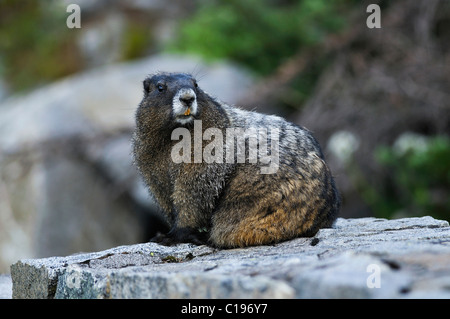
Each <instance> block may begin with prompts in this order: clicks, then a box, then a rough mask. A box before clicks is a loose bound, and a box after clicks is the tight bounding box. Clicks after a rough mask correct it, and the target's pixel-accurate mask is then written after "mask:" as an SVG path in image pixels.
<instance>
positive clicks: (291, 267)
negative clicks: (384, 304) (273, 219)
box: [11, 217, 450, 299]
mask: <svg viewBox="0 0 450 319" xmlns="http://www.w3.org/2000/svg"><path fill="white" fill-rule="evenodd" d="M449 265H450V227H449V224H448V222H446V221H441V220H436V219H433V218H431V217H421V218H404V219H398V220H385V219H377V218H361V219H342V218H339V219H338V220H337V221H336V224H335V225H334V227H333V228H330V229H322V230H320V231H319V232H318V233H317V234H316V236H314V237H312V238H297V239H293V240H290V241H286V242H282V243H279V244H276V245H272V246H255V247H248V248H242V249H230V250H217V249H214V248H211V247H208V246H196V245H192V244H179V245H176V246H172V247H166V246H161V245H159V244H156V243H144V244H136V245H129V246H120V247H116V248H112V249H108V250H105V251H100V252H95V253H85V254H78V255H73V256H67V257H52V258H44V259H28V260H20V261H18V262H16V263H15V264H13V265H12V266H11V276H12V281H13V298H214V299H215V298H449V297H450V291H449V289H448V284H449V282H450V266H449Z"/></svg>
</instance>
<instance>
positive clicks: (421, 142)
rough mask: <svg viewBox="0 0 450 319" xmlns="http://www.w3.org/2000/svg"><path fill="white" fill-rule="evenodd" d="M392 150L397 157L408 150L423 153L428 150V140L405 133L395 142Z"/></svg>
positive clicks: (417, 135)
mask: <svg viewBox="0 0 450 319" xmlns="http://www.w3.org/2000/svg"><path fill="white" fill-rule="evenodd" d="M392 148H393V150H394V152H395V153H396V154H397V155H403V154H405V153H406V152H408V151H409V150H412V151H417V152H424V151H426V150H427V148H428V138H427V137H426V136H423V135H420V134H417V133H412V132H406V133H403V134H402V135H400V136H399V137H398V138H397V139H396V140H395V142H394V145H393V146H392Z"/></svg>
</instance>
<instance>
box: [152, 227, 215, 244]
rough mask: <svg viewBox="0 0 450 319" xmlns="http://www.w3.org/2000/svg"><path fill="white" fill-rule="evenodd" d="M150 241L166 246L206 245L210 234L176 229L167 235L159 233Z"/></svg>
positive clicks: (188, 229) (189, 229)
mask: <svg viewBox="0 0 450 319" xmlns="http://www.w3.org/2000/svg"><path fill="white" fill-rule="evenodd" d="M150 241H151V242H154V243H158V244H161V245H164V246H172V245H176V244H179V243H192V244H195V245H206V244H207V241H208V233H207V232H198V231H195V230H193V229H191V228H175V229H172V230H171V231H169V232H168V233H167V234H162V233H158V234H157V235H156V236H154V237H153V238H152V239H151V240H150Z"/></svg>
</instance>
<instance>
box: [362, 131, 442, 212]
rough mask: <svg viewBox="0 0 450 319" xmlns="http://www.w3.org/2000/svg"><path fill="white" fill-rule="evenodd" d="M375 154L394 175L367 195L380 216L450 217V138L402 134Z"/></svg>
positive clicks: (389, 172) (369, 188) (366, 192)
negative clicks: (389, 145)
mask: <svg viewBox="0 0 450 319" xmlns="http://www.w3.org/2000/svg"><path fill="white" fill-rule="evenodd" d="M375 156H376V159H377V161H378V162H379V163H380V165H382V167H383V169H385V170H387V171H388V176H390V178H389V179H388V180H387V181H386V183H385V184H384V185H381V187H377V189H375V188H372V187H370V186H369V185H365V186H364V187H363V190H364V192H363V195H364V198H365V199H366V201H367V202H368V203H369V204H370V206H371V208H372V209H373V211H374V213H375V215H376V216H377V217H383V218H392V217H402V216H424V215H431V216H433V217H435V218H439V219H446V220H450V196H449V193H448V191H449V189H450V161H449V159H450V138H449V137H448V136H435V137H425V136H420V135H419V136H417V135H415V134H413V135H410V134H404V135H402V136H401V137H400V138H399V139H398V140H397V141H396V142H395V143H394V145H393V146H392V147H388V146H380V147H379V148H378V149H377V150H376V152H375Z"/></svg>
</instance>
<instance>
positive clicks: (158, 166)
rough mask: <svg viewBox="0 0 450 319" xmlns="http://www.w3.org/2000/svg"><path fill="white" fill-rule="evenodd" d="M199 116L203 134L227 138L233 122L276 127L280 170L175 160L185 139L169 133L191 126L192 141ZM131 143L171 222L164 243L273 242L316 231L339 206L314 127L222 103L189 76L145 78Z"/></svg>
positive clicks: (233, 244)
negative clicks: (219, 133)
mask: <svg viewBox="0 0 450 319" xmlns="http://www.w3.org/2000/svg"><path fill="white" fill-rule="evenodd" d="M188 109H189V111H191V110H192V113H191V114H189V111H187V110H188ZM186 114H187V115H186ZM194 120H201V124H202V131H203V132H204V131H205V130H206V129H207V128H212V127H213V128H218V129H220V130H222V131H223V136H224V137H225V136H226V133H225V130H226V129H227V128H236V127H239V128H244V129H246V128H249V127H257V128H261V127H265V128H270V127H276V128H278V129H279V132H280V134H279V167H278V170H277V171H276V172H275V173H273V174H261V166H262V164H261V163H260V162H257V163H249V161H247V162H246V163H239V162H237V161H234V162H231V163H226V162H225V160H224V161H223V163H216V162H214V163H210V164H208V163H206V162H205V161H202V162H201V163H194V161H191V162H190V163H174V161H173V160H172V158H171V151H172V147H173V146H174V145H175V144H176V143H179V141H178V140H172V139H171V134H172V132H173V130H174V129H176V128H178V127H185V128H187V129H188V130H189V131H190V132H191V137H192V145H194V133H193V129H194V125H193V122H194ZM245 138H246V142H248V136H246V137H245ZM209 142H210V141H202V143H203V147H204V146H205V145H207V144H208V143H209ZM133 147H134V159H135V163H136V166H137V168H138V170H139V172H140V173H141V174H142V176H143V179H144V181H145V183H146V184H147V186H148V188H149V191H150V193H151V194H152V195H153V197H154V199H155V201H156V202H157V203H158V204H159V206H160V208H161V210H162V212H163V213H164V214H165V216H166V217H167V221H168V223H169V224H170V227H171V229H170V231H169V233H168V234H166V235H160V236H157V238H155V240H156V241H160V242H162V243H163V244H173V243H177V242H193V243H196V244H202V243H207V244H210V245H213V246H216V247H221V248H231V247H244V246H249V245H262V244H271V243H276V242H279V241H283V240H287V239H291V238H295V237H299V236H313V235H314V234H315V233H316V232H317V231H318V230H319V229H320V228H323V227H330V226H331V225H332V224H333V222H334V220H335V219H336V216H337V213H338V211H339V207H340V198H339V193H338V191H337V189H336V186H335V183H334V180H333V177H332V175H331V172H330V170H329V168H328V166H327V164H326V163H325V161H324V158H323V155H322V151H321V149H320V146H319V144H318V143H317V141H316V140H315V139H314V137H313V136H312V135H311V133H310V132H309V131H308V130H306V129H305V128H303V127H300V126H297V125H295V124H292V123H289V122H287V121H285V120H284V119H282V118H280V117H277V116H268V115H262V114H259V113H256V112H249V111H244V110H241V109H238V108H235V107H232V106H229V105H227V104H225V103H222V102H220V101H218V100H216V99H214V98H212V97H211V96H209V95H208V94H207V93H205V92H204V91H202V90H201V89H200V88H199V87H198V85H197V82H196V80H195V79H194V78H193V77H192V76H190V75H188V74H172V73H157V74H155V75H152V76H150V77H149V78H147V79H146V80H145V81H144V98H143V100H142V102H141V103H140V105H139V107H138V109H137V112H136V131H135V133H134V137H133ZM192 152H193V151H192ZM224 154H225V144H224ZM247 155H248V154H247ZM191 156H192V158H193V153H192V154H191Z"/></svg>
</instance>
